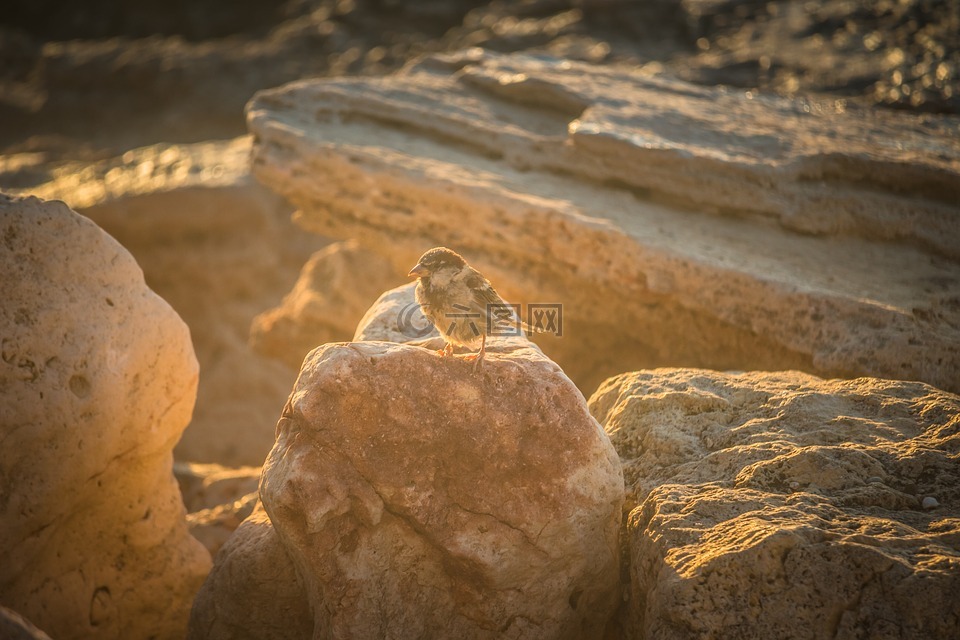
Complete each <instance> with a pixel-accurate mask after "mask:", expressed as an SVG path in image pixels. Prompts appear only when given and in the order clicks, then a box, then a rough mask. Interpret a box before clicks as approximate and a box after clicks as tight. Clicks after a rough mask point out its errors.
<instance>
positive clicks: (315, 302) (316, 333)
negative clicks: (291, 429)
mask: <svg viewBox="0 0 960 640" xmlns="http://www.w3.org/2000/svg"><path fill="white" fill-rule="evenodd" d="M404 273H406V272H404ZM402 280H403V274H401V273H397V272H396V271H395V270H394V269H393V267H392V266H391V265H390V263H389V262H387V261H386V260H384V259H383V258H382V257H380V256H379V255H377V254H375V253H373V252H370V251H364V250H363V249H361V248H360V247H359V246H358V245H357V243H356V242H354V241H349V240H348V241H346V242H335V243H333V244H331V245H329V246H328V247H325V248H324V249H322V250H320V251H318V252H317V253H315V254H314V255H313V256H311V258H310V260H308V261H307V263H306V264H305V265H304V266H303V269H302V270H301V272H300V278H299V279H298V280H297V283H296V284H295V285H294V287H293V290H292V291H291V292H290V293H289V294H287V296H286V297H285V298H284V299H283V302H282V303H281V304H280V306H279V307H276V308H274V309H271V310H269V311H266V312H264V313H261V314H260V315H258V316H257V317H256V318H254V320H253V324H252V326H251V327H250V342H251V344H252V346H253V348H254V349H255V350H256V351H257V352H259V353H261V354H263V355H266V356H270V357H272V358H276V359H278V360H280V361H282V362H283V363H285V364H286V365H288V366H290V367H293V368H295V369H299V368H300V365H301V364H303V358H304V356H306V355H307V353H309V352H310V351H312V350H313V349H314V348H315V347H316V346H317V345H321V344H325V343H327V342H344V341H347V340H349V339H350V336H352V335H353V332H354V329H355V328H356V326H357V322H358V321H359V320H360V319H361V318H362V317H363V314H364V312H365V311H366V310H367V309H369V308H370V304H371V303H372V302H373V301H374V300H376V299H377V296H379V295H380V293H381V292H382V291H384V290H385V289H389V288H392V287H393V286H394V285H396V284H397V282H398V281H402Z"/></svg>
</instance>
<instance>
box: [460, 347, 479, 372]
mask: <svg viewBox="0 0 960 640" xmlns="http://www.w3.org/2000/svg"><path fill="white" fill-rule="evenodd" d="M483 355H484V354H483V351H481V352H479V353H471V354H470V355H466V356H463V360H464V362H472V363H473V370H474V371H477V370H478V369H480V368H481V367H483Z"/></svg>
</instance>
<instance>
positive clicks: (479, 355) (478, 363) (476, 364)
mask: <svg viewBox="0 0 960 640" xmlns="http://www.w3.org/2000/svg"><path fill="white" fill-rule="evenodd" d="M486 352H487V334H486V333H484V334H483V336H482V337H481V339H480V351H477V352H476V353H474V354H471V355H469V356H466V357H465V358H464V360H466V361H467V362H470V361H472V362H473V370H474V371H476V370H477V369H479V368H480V367H482V366H483V356H484V354H485V353H486Z"/></svg>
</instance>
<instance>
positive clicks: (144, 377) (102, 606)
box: [0, 196, 210, 640]
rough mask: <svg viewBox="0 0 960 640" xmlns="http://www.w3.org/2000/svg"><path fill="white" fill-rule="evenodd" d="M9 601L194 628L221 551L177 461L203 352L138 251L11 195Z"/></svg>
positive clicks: (6, 456)
mask: <svg viewBox="0 0 960 640" xmlns="http://www.w3.org/2000/svg"><path fill="white" fill-rule="evenodd" d="M0 273H3V274H4V275H3V277H2V278H0V299H2V300H3V304H2V305H0V337H2V360H0V396H2V401H0V405H2V407H3V409H2V411H0V416H2V417H0V433H2V434H3V453H2V454H0V487H2V493H0V521H2V522H3V526H2V527H0V548H2V549H3V553H4V560H3V562H2V563H0V602H3V603H4V605H7V606H9V607H11V608H12V609H14V610H16V611H17V612H18V613H20V614H22V615H23V616H25V617H27V618H29V619H30V620H31V621H32V622H33V623H34V624H36V625H38V626H39V627H40V628H42V629H43V630H44V631H46V632H47V633H49V634H50V635H51V636H52V637H54V638H58V639H59V638H63V639H65V640H69V639H71V638H85V639H86V638H147V637H154V638H158V639H165V640H167V639H168V640H173V639H175V638H181V637H183V632H184V630H185V628H186V624H187V615H188V612H189V609H190V603H191V601H192V599H193V596H194V594H195V593H196V590H197V589H198V588H199V586H200V583H201V582H202V581H203V577H204V576H205V575H206V573H207V571H209V568H210V557H209V555H208V554H207V552H206V551H205V550H204V549H203V547H202V546H201V545H200V543H198V542H197V541H196V540H195V539H193V538H192V537H190V535H189V533H188V532H187V526H186V523H185V522H184V519H183V516H184V506H183V502H182V500H181V497H180V492H179V490H178V487H177V484H176V481H175V480H174V478H173V475H172V473H171V465H172V462H173V460H172V458H173V456H172V451H173V446H174V444H175V443H176V441H177V439H178V438H179V437H180V434H181V433H182V432H183V429H184V428H185V427H186V426H187V423H188V422H189V420H190V412H191V411H192V409H193V403H194V399H195V398H196V390H197V360H196V357H195V356H194V353H193V347H192V346H191V344H190V333H189V330H188V329H187V326H186V325H185V324H184V323H183V321H182V320H181V319H180V318H179V317H178V316H177V314H176V313H175V312H174V311H173V309H172V308H170V306H169V305H168V304H167V303H166V302H164V301H163V300H162V299H161V298H160V297H159V296H157V295H156V294H155V293H154V292H153V291H151V290H150V289H149V288H148V287H147V285H146V284H145V283H144V281H143V273H142V272H141V271H140V268H139V267H138V266H137V263H136V262H135V261H134V259H133V257H132V256H131V255H130V254H129V253H128V252H127V251H126V250H125V249H124V248H123V247H121V246H120V244H118V243H117V242H116V241H115V240H114V239H113V238H111V237H110V236H108V235H107V234H106V233H104V232H103V231H102V230H101V229H100V228H98V227H97V226H96V225H95V224H93V223H92V222H91V221H90V220H88V219H87V218H84V217H82V216H80V215H77V214H76V213H74V212H73V211H71V210H70V209H69V208H68V207H67V206H66V205H65V204H64V203H62V202H44V201H42V200H40V199H38V198H25V199H17V198H11V197H9V196H0Z"/></svg>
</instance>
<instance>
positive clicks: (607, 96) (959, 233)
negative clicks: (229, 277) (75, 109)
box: [248, 51, 960, 391]
mask: <svg viewBox="0 0 960 640" xmlns="http://www.w3.org/2000/svg"><path fill="white" fill-rule="evenodd" d="M831 104H832V103H831ZM248 124H249V127H250V129H251V131H252V133H254V135H255V136H256V142H255V145H254V173H255V175H256V176H257V177H258V178H259V179H260V180H261V181H262V182H263V183H264V184H266V185H268V186H269V187H270V188H271V189H273V190H275V191H277V192H278V193H280V194H281V195H283V196H284V197H286V198H287V199H288V200H289V201H290V202H291V203H292V204H294V205H295V206H297V207H298V208H299V209H300V215H299V221H300V223H301V224H302V225H303V226H304V227H306V228H307V229H309V230H312V231H315V232H318V233H321V234H324V235H327V236H331V237H337V238H356V239H357V240H358V242H359V243H360V244H361V246H363V247H365V248H367V249H369V250H371V251H374V252H376V253H379V254H381V255H383V256H384V257H386V258H387V259H389V260H390V261H391V263H392V264H393V265H394V268H395V269H397V270H398V271H399V270H401V269H405V268H409V267H410V266H411V265H412V264H413V262H414V261H415V260H416V258H417V257H418V256H419V255H420V254H421V253H422V252H423V251H424V250H425V249H427V248H429V247H431V246H434V245H446V246H450V247H453V248H455V249H457V250H459V251H461V252H462V253H463V254H464V255H465V256H466V257H467V258H468V260H470V262H471V263H472V264H475V266H477V267H478V268H479V269H480V270H481V271H482V272H483V273H484V274H485V275H487V276H488V277H489V278H490V279H491V280H492V282H493V283H494V285H495V286H496V287H497V289H498V290H499V291H500V293H501V294H503V295H504V297H505V298H506V299H508V300H510V301H512V302H518V303H521V304H523V305H529V304H531V303H542V302H560V303H563V304H564V335H563V337H562V338H559V339H553V340H548V341H542V342H541V344H542V345H543V348H544V349H545V351H546V352H547V353H548V354H549V355H551V357H554V358H555V359H556V360H557V362H558V363H560V364H561V365H562V366H563V367H564V369H565V370H566V371H567V372H568V373H570V375H571V376H572V377H573V378H574V379H575V380H576V381H577V382H578V384H579V385H580V387H581V388H582V389H593V388H595V387H596V386H597V384H599V383H600V382H601V381H602V380H603V379H605V378H606V377H608V376H609V375H612V374H615V373H619V372H621V371H624V370H633V369H636V368H647V367H651V366H659V365H663V364H677V363H682V364H688V365H696V366H706V367H711V368H718V369H741V370H746V369H785V368H791V369H792V368H798V369H803V370H806V371H809V372H813V373H818V374H821V375H843V376H846V375H864V374H866V375H874V376H882V377H889V378H898V379H919V380H924V381H927V382H930V383H932V384H935V385H937V386H940V387H943V388H946V389H949V390H955V391H956V390H960V386H958V385H960V382H958V381H960V329H958V327H960V306H958V304H957V301H958V300H960V265H958V263H957V259H958V258H960V253H958V247H960V223H958V220H960V210H958V205H957V203H958V202H960V190H958V189H960V188H958V185H960V138H958V137H957V136H956V135H955V133H953V131H954V129H953V127H954V125H952V124H951V122H950V121H949V120H945V119H943V118H937V117H931V116H915V115H910V114H904V113H890V112H879V111H877V112H875V111H865V112H858V113H853V112H847V113H833V112H827V111H825V110H824V109H823V108H822V105H818V104H815V103H804V102H791V101H788V100H783V99H779V98H769V97H763V98H755V99H749V98H748V97H746V96H745V95H744V94H742V93H737V92H731V91H726V90H724V89H722V88H708V87H699V86H694V85H691V84H686V83H683V82H679V81H676V80H672V79H670V78H667V77H664V76H651V75H649V74H644V73H643V72H639V71H635V70H630V69H623V68H615V67H612V68H600V67H593V66H587V65H583V64H579V63H574V62H569V61H563V60H556V59H548V58H536V57H530V56H521V55H512V56H497V55H494V54H489V53H480V52H476V51H470V52H466V53H464V54H458V55H456V56H449V57H438V58H429V59H427V60H425V61H423V62H421V63H420V64H418V65H415V66H413V67H411V68H410V69H408V70H406V71H405V72H403V73H399V74H396V75H393V76H389V77H378V78H338V79H325V80H314V81H302V82H297V83H293V84H290V85H287V86H285V87H282V88H279V89H275V90H271V91H266V92H262V93H260V94H258V96H256V97H255V98H254V100H253V101H252V102H251V103H250V105H249V108H248Z"/></svg>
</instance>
